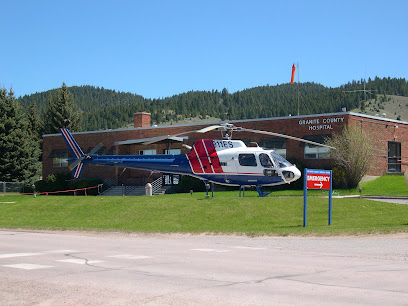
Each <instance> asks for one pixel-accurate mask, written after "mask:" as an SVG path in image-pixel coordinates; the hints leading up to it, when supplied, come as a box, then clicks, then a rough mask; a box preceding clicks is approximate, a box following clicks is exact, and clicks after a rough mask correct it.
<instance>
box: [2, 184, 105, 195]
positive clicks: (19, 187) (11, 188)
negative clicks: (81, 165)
mask: <svg viewBox="0 0 408 306" xmlns="http://www.w3.org/2000/svg"><path fill="white" fill-rule="evenodd" d="M102 186H103V184H99V185H98V186H92V187H86V188H77V189H69V190H59V191H44V192H36V193H35V194H36V195H46V196H48V195H51V194H73V195H74V196H76V195H77V194H83V195H85V196H87V195H88V192H87V190H90V189H96V188H97V193H98V194H100V193H101V191H102ZM0 188H1V190H0V191H1V194H0V195H2V196H5V195H34V193H33V192H24V183H23V182H17V183H16V182H0ZM30 191H31V190H30Z"/></svg>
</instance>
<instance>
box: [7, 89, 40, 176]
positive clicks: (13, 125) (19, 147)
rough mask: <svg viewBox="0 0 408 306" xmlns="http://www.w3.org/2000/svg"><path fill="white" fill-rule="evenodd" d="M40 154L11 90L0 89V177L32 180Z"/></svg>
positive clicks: (37, 169)
mask: <svg viewBox="0 0 408 306" xmlns="http://www.w3.org/2000/svg"><path fill="white" fill-rule="evenodd" d="M40 154H41V151H40V148H39V145H38V141H37V140H36V139H35V138H34V137H32V136H30V135H29V133H28V131H27V122H26V121H25V120H24V118H23V116H22V115H21V113H20V110H19V105H18V103H17V101H16V100H15V98H14V94H13V92H12V91H11V90H10V91H9V92H8V93H7V90H6V89H0V181H8V182H22V181H25V182H26V183H27V184H31V183H33V181H34V180H35V179H37V176H38V174H39V169H40V163H39V162H38V159H39V156H40Z"/></svg>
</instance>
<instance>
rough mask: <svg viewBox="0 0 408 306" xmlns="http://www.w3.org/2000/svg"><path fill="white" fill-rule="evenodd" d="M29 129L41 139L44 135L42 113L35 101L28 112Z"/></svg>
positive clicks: (29, 131) (30, 132)
mask: <svg viewBox="0 0 408 306" xmlns="http://www.w3.org/2000/svg"><path fill="white" fill-rule="evenodd" d="M27 131H28V133H29V134H30V135H32V136H33V137H36V138H37V139H38V140H40V139H41V138H42V137H41V136H42V135H41V133H42V131H43V123H42V121H41V119H40V114H39V113H38V111H37V108H36V103H35V101H34V102H32V103H31V104H30V107H29V109H28V114H27Z"/></svg>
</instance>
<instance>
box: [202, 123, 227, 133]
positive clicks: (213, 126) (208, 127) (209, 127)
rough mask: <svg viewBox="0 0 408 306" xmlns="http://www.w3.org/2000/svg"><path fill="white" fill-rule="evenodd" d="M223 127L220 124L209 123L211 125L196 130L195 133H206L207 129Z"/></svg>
mask: <svg viewBox="0 0 408 306" xmlns="http://www.w3.org/2000/svg"><path fill="white" fill-rule="evenodd" d="M221 127H223V126H222V125H211V126H207V127H205V128H203V129H201V130H198V131H196V132H197V133H207V132H209V131H213V130H215V129H218V128H221Z"/></svg>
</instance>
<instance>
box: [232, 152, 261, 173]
mask: <svg viewBox="0 0 408 306" xmlns="http://www.w3.org/2000/svg"><path fill="white" fill-rule="evenodd" d="M259 168H260V166H259V165H258V162H257V161H256V157H255V154H254V153H239V154H238V164H237V169H238V172H239V173H243V174H257V173H259V172H260V169H259Z"/></svg>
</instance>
